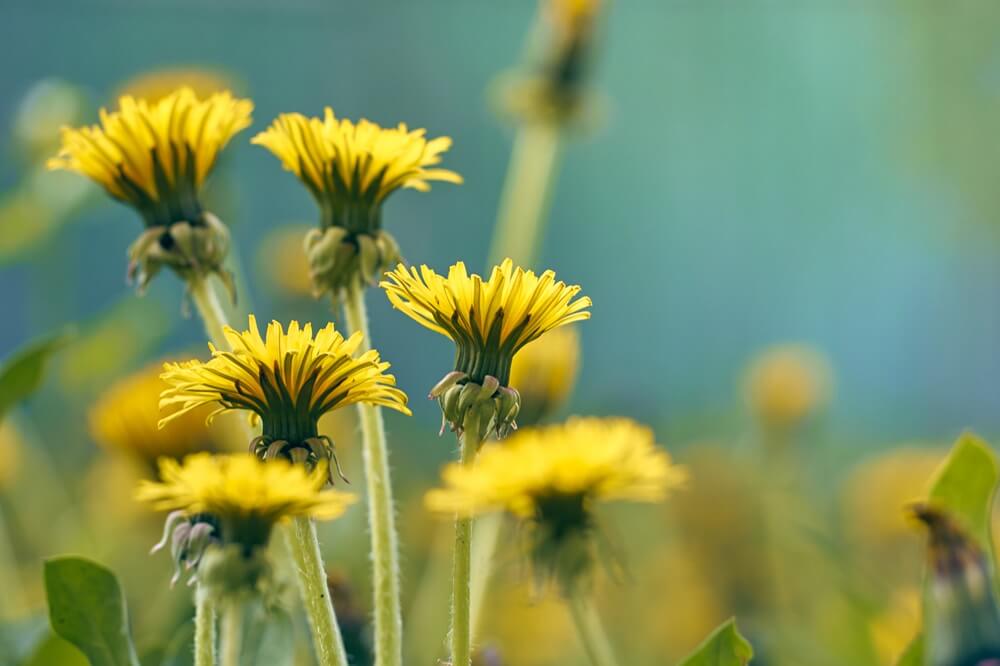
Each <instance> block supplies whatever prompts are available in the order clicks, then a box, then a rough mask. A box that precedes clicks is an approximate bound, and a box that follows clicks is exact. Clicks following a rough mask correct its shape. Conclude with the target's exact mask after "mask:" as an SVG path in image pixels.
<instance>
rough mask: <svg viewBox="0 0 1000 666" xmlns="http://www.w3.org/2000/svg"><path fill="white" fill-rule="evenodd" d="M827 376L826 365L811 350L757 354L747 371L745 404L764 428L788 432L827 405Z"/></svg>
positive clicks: (776, 349) (782, 348)
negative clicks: (747, 404) (746, 403)
mask: <svg viewBox="0 0 1000 666" xmlns="http://www.w3.org/2000/svg"><path fill="white" fill-rule="evenodd" d="M830 376H831V371H830V364H829V362H828V361H827V360H826V359H825V358H824V357H823V355H822V354H820V353H819V352H817V351H815V350H814V349H811V348H809V347H805V346H802V345H780V346H776V347H773V348H771V349H768V350H766V351H765V352H763V353H762V354H760V355H759V356H758V357H757V358H756V359H754V361H753V363H752V364H751V365H750V368H749V369H748V370H747V374H746V379H745V393H746V398H747V402H748V403H749V405H750V407H751V409H752V410H753V412H754V415H755V416H756V417H757V419H758V420H759V421H760V422H761V425H763V426H764V427H765V428H768V429H771V430H774V431H778V432H781V431H787V430H788V429H790V428H794V427H795V426H797V425H799V424H801V423H802V422H803V421H804V420H805V419H806V418H808V417H809V416H810V415H811V414H812V413H813V412H815V411H816V410H817V409H819V408H820V407H822V405H823V404H824V403H825V402H826V400H827V399H828V398H829V395H830V385H831V379H830Z"/></svg>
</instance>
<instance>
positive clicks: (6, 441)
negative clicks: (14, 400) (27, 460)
mask: <svg viewBox="0 0 1000 666" xmlns="http://www.w3.org/2000/svg"><path fill="white" fill-rule="evenodd" d="M23 447H24V442H23V441H22V440H21V433H20V432H18V430H17V426H15V425H14V422H13V421H12V420H11V419H9V418H8V419H2V420H0V491H3V489H4V488H6V487H8V486H9V485H10V484H11V482H12V481H13V480H14V479H15V478H17V473H18V469H19V468H20V463H21V449H22V448H23Z"/></svg>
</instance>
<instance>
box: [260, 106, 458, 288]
mask: <svg viewBox="0 0 1000 666" xmlns="http://www.w3.org/2000/svg"><path fill="white" fill-rule="evenodd" d="M425 134H426V130H423V129H416V130H410V129H408V128H407V126H406V125H405V124H403V123H400V124H399V125H398V126H396V127H394V128H384V127H381V126H379V125H377V124H375V123H373V122H371V121H369V120H364V119H362V120H360V121H358V122H357V123H354V122H352V121H350V120H347V119H339V118H337V117H336V116H335V115H334V113H333V110H332V109H330V108H327V109H326V111H325V113H324V116H323V118H322V119H320V118H308V117H306V116H303V115H301V114H298V113H286V114H282V115H280V116H278V118H277V119H276V120H275V121H274V123H272V125H271V126H270V127H269V128H268V129H267V130H265V131H264V132H261V133H260V134H258V135H257V136H255V137H254V138H253V143H255V144H258V145H260V146H263V147H265V148H267V149H268V150H270V151H271V152H272V153H273V154H274V155H275V156H276V157H277V158H278V159H279V160H280V161H281V163H282V165H283V166H284V167H285V169H287V170H288V171H291V172H292V173H293V174H295V176H296V177H297V178H298V179H299V180H300V181H302V184H303V185H305V186H306V188H307V189H308V190H309V192H310V193H311V194H312V196H313V198H314V199H315V200H316V203H317V204H318V205H319V208H320V228H319V229H314V230H312V231H311V232H310V233H309V234H308V235H307V236H306V248H307V251H308V254H309V261H310V269H311V273H312V276H313V282H314V287H315V291H316V292H317V294H319V293H324V292H330V293H331V294H332V295H333V296H334V297H338V295H339V294H340V292H341V291H342V290H343V289H345V288H346V287H348V286H349V285H350V284H351V282H352V281H353V280H356V279H361V280H363V281H365V282H374V281H375V277H376V276H377V275H380V274H381V273H382V272H383V271H385V270H387V269H388V268H390V267H392V266H394V265H395V264H397V263H398V262H399V248H398V246H397V245H396V241H395V240H394V239H393V238H392V236H390V235H389V234H388V233H386V232H385V231H383V229H382V204H383V203H384V202H385V200H386V198H387V197H388V196H389V195H390V194H392V193H393V192H395V191H396V190H398V189H400V188H410V189H415V190H418V191H420V192H426V191H427V190H429V189H430V184H429V183H430V182H431V181H435V180H437V181H445V182H449V183H461V182H462V177H461V176H459V175H458V174H457V173H455V172H454V171H450V170H448V169H442V168H437V166H436V165H438V164H439V163H440V162H441V155H442V153H444V152H445V151H447V150H448V149H449V148H450V147H451V139H450V138H449V137H446V136H443V137H438V138H436V139H430V140H428V139H427V138H426V137H425Z"/></svg>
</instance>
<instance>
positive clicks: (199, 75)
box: [115, 67, 235, 103]
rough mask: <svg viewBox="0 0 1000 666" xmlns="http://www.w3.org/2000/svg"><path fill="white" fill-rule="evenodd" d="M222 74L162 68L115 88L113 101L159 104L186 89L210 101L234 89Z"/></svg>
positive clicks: (206, 70)
mask: <svg viewBox="0 0 1000 666" xmlns="http://www.w3.org/2000/svg"><path fill="white" fill-rule="evenodd" d="M234 83H235V82H234V81H233V79H232V77H231V76H229V75H228V74H226V73H225V72H222V71H219V70H215V69H209V68H206V67H166V68H163V69H153V70H150V71H147V72H142V73H141V74H137V75H136V76H133V77H132V78H130V79H128V80H127V81H125V82H124V83H122V84H121V85H120V86H119V87H118V92H117V94H116V95H115V97H118V98H120V97H135V98H136V99H144V100H147V101H148V102H150V103H156V102H159V101H160V100H161V99H163V98H165V97H169V96H170V95H172V94H174V92H175V91H177V90H178V89H180V88H188V89H190V90H191V91H192V92H194V94H195V96H196V97H198V98H199V99H204V98H206V97H211V96H212V95H214V94H215V93H217V92H221V91H223V90H233V89H234V87H235V85H234Z"/></svg>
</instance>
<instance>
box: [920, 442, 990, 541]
mask: <svg viewBox="0 0 1000 666" xmlns="http://www.w3.org/2000/svg"><path fill="white" fill-rule="evenodd" d="M998 480H1000V472H998V471H997V459H996V456H995V455H994V453H993V451H992V450H990V447H989V445H988V444H987V443H986V442H984V441H983V440H982V439H980V438H979V437H977V436H976V435H974V434H972V433H965V434H963V435H962V436H961V437H959V438H958V441H957V442H955V445H954V446H953V447H952V449H951V452H950V453H949V454H948V457H947V458H945V460H944V462H942V463H941V466H940V467H938V469H937V472H935V473H934V477H933V480H932V481H931V490H930V494H929V496H928V501H929V502H930V503H931V504H932V505H934V506H936V507H938V508H941V509H944V510H946V511H947V512H948V513H949V514H950V515H951V517H952V518H953V519H954V520H957V521H958V523H959V524H960V525H961V526H962V527H963V528H965V530H966V531H967V532H968V534H969V536H971V537H972V538H973V539H975V540H976V543H977V544H978V545H979V547H980V548H982V549H983V550H984V551H985V552H987V553H992V552H993V539H992V537H991V524H992V520H991V518H992V512H993V494H994V493H995V492H996V488H997V482H998Z"/></svg>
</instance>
